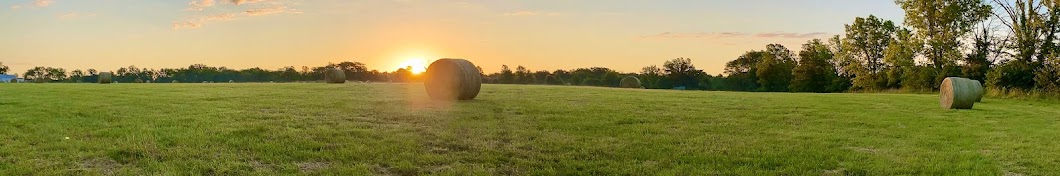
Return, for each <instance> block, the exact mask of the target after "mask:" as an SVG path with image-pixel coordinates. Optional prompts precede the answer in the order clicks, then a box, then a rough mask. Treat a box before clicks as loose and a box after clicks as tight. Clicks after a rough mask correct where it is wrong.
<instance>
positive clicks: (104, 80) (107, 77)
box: [98, 72, 114, 84]
mask: <svg viewBox="0 0 1060 176" xmlns="http://www.w3.org/2000/svg"><path fill="white" fill-rule="evenodd" d="M98 82H99V83H100V84H110V83H112V82H114V73H111V72H99V81H98Z"/></svg>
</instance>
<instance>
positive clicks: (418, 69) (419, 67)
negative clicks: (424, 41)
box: [401, 58, 427, 74]
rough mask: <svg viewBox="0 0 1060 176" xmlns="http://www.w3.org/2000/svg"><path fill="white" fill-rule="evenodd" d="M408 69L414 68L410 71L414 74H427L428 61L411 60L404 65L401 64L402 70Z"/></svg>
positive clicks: (420, 59) (421, 59)
mask: <svg viewBox="0 0 1060 176" xmlns="http://www.w3.org/2000/svg"><path fill="white" fill-rule="evenodd" d="M408 67H412V69H410V70H409V71H410V72H412V74H420V73H423V72H427V60H426V59H423V58H409V59H408V60H405V62H404V63H401V68H408Z"/></svg>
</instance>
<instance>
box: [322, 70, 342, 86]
mask: <svg viewBox="0 0 1060 176" xmlns="http://www.w3.org/2000/svg"><path fill="white" fill-rule="evenodd" d="M324 82H326V83H329V84H342V83H346V72H344V71H342V70H341V69H337V68H328V70H327V71H325V72H324Z"/></svg>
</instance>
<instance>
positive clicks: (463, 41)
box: [0, 0, 903, 74]
mask: <svg viewBox="0 0 1060 176" xmlns="http://www.w3.org/2000/svg"><path fill="white" fill-rule="evenodd" d="M868 15H876V16H878V17H881V18H883V19H888V20H894V21H895V22H898V23H900V22H901V21H902V18H903V13H902V10H901V9H900V8H899V7H898V6H897V5H895V4H894V2H893V1H891V0H798V1H793V0H741V1H731V0H525V1H520V0H463V1H462V0H4V1H0V24H2V25H3V26H2V27H0V62H3V64H4V65H7V66H9V67H10V68H11V69H12V72H13V73H23V72H25V70H27V69H30V68H32V67H36V66H47V67H60V68H65V69H67V70H68V71H72V70H75V69H89V68H95V69H97V70H101V71H113V70H116V69H118V68H121V67H127V66H130V65H135V66H137V67H140V68H179V67H187V66H188V65H191V64H206V65H210V66H225V67H228V68H234V69H244V68H252V67H260V68H264V69H278V68H282V67H285V66H295V67H297V68H301V67H302V66H310V67H312V66H323V65H326V64H327V63H338V62H342V61H356V62H361V63H365V64H366V65H367V66H368V67H369V68H370V69H378V70H380V71H393V70H396V69H397V68H403V67H405V66H407V65H410V64H409V63H417V62H420V63H423V62H428V63H429V62H430V61H433V60H436V59H439V58H463V59H467V60H470V61H471V62H473V63H474V64H476V65H477V66H480V67H482V68H483V69H484V70H485V71H486V72H496V71H498V70H500V68H501V65H502V64H506V65H509V66H510V67H512V68H513V69H514V68H515V67H516V66H518V65H522V66H525V67H526V68H528V69H530V70H556V69H573V68H583V67H608V68H612V69H615V70H618V71H621V72H639V71H640V68H642V67H644V66H648V65H662V64H663V62H665V61H667V60H671V59H674V58H678V57H684V58H690V59H692V62H693V64H695V65H696V66H697V67H698V68H699V69H703V70H704V71H706V72H707V73H709V74H720V73H722V70H723V69H724V66H725V62H728V61H730V60H733V59H735V58H736V57H738V56H739V55H741V54H743V53H744V52H746V51H749V50H760V49H764V48H765V46H766V45H767V44H770V43H779V44H783V45H785V46H787V47H788V48H789V49H791V50H793V51H798V50H801V44H803V43H805V42H806V41H807V40H811V39H814V38H822V39H824V38H828V37H830V36H832V35H836V34H841V33H842V32H843V25H844V24H848V23H850V22H852V21H853V19H854V18H855V17H864V16H868ZM413 65H415V64H413Z"/></svg>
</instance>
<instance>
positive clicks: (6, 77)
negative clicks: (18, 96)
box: [0, 74, 18, 83]
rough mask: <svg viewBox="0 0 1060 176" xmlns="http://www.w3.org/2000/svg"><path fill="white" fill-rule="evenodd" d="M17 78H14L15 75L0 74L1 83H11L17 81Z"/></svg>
mask: <svg viewBox="0 0 1060 176" xmlns="http://www.w3.org/2000/svg"><path fill="white" fill-rule="evenodd" d="M17 78H18V76H15V75H6V74H0V82H2V83H7V82H11V80H16V81H18V80H17Z"/></svg>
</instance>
